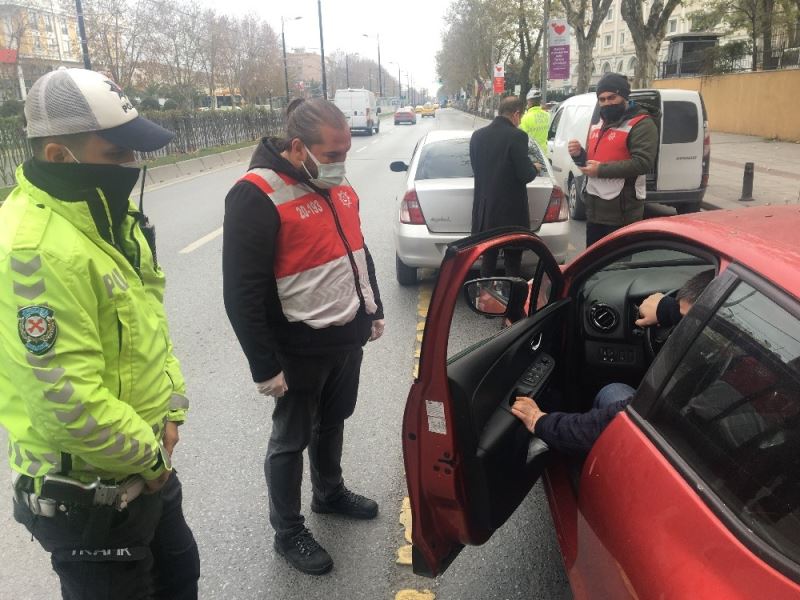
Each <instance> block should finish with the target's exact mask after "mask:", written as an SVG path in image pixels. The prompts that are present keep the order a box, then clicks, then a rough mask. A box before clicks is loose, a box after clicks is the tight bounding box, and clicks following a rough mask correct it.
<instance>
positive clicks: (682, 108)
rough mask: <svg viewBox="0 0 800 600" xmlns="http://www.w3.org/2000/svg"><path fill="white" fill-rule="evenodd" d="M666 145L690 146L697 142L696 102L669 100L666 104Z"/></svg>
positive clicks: (664, 137) (664, 138) (664, 141)
mask: <svg viewBox="0 0 800 600" xmlns="http://www.w3.org/2000/svg"><path fill="white" fill-rule="evenodd" d="M663 130H664V135H663V141H662V143H664V144H688V143H690V142H694V141H696V140H697V136H698V135H699V134H700V132H699V128H698V116H697V105H696V104H695V103H694V102H685V101H676V100H667V101H665V102H664V127H663Z"/></svg>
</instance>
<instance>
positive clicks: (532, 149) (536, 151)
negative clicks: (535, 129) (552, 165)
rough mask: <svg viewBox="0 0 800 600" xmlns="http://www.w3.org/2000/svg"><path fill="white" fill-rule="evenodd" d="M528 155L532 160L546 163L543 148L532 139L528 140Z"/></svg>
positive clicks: (541, 163)
mask: <svg viewBox="0 0 800 600" xmlns="http://www.w3.org/2000/svg"><path fill="white" fill-rule="evenodd" d="M528 157H529V158H530V159H531V162H535V163H539V164H540V165H543V164H544V155H543V154H542V149H541V148H539V146H537V145H536V143H535V142H534V141H533V140H532V139H530V140H528Z"/></svg>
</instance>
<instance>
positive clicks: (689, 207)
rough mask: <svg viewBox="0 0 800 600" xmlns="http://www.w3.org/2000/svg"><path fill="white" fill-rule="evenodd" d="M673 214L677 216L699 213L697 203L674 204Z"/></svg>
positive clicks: (698, 204)
mask: <svg viewBox="0 0 800 600" xmlns="http://www.w3.org/2000/svg"><path fill="white" fill-rule="evenodd" d="M675 212H677V213H678V214H679V215H688V214H689V213H696V212H700V203H699V202H687V203H685V204H676V205H675Z"/></svg>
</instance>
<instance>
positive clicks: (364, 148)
mask: <svg viewBox="0 0 800 600" xmlns="http://www.w3.org/2000/svg"><path fill="white" fill-rule="evenodd" d="M366 149H367V147H366V146H363V147H361V148H359V149H358V150H356V152H361V151H362V150H366Z"/></svg>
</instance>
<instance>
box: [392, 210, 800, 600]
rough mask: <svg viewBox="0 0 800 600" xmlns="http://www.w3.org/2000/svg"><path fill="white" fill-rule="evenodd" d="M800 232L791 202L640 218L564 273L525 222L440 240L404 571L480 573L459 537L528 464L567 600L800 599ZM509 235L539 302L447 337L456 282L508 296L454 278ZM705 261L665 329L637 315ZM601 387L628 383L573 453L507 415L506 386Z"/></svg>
mask: <svg viewBox="0 0 800 600" xmlns="http://www.w3.org/2000/svg"><path fill="white" fill-rule="evenodd" d="M745 213H746V214H745ZM798 230H800V210H798V208H797V207H775V206H765V207H759V208H749V209H747V210H745V211H743V210H738V211H721V210H720V211H709V212H703V213H697V214H692V215H685V216H677V217H669V218H661V219H648V220H645V221H641V222H639V223H636V224H634V225H630V226H628V227H626V228H624V229H622V230H619V231H617V232H615V233H613V234H612V235H610V236H608V237H606V238H604V239H603V240H602V241H600V242H599V243H597V244H595V245H593V246H592V247H591V248H589V249H588V250H586V251H585V252H584V253H583V254H581V255H579V256H578V257H577V258H576V259H575V260H573V261H572V262H570V264H569V265H567V266H566V267H564V268H563V269H561V268H559V266H558V265H557V264H556V261H555V259H554V257H553V256H552V253H551V252H550V250H549V249H548V248H547V247H546V245H545V244H544V243H543V240H541V239H538V238H536V237H535V236H533V235H530V234H527V233H521V232H504V233H502V234H499V235H496V236H494V237H490V236H487V235H481V236H475V237H472V238H468V239H464V240H461V241H459V242H457V243H455V244H452V245H450V246H449V248H448V249H447V251H446V253H445V258H444V261H443V263H442V265H441V270H440V272H439V276H438V279H437V282H436V288H435V290H434V291H433V295H432V299H431V303H430V306H429V307H428V311H427V315H428V316H427V320H426V322H425V334H424V337H423V340H422V349H421V357H420V364H419V376H418V378H417V379H416V380H415V382H414V384H413V385H412V387H411V390H410V392H409V395H408V400H407V402H406V408H405V414H404V419H403V436H402V439H403V455H404V460H405V472H406V480H407V484H408V491H409V497H410V501H411V510H412V517H413V522H414V528H413V533H412V536H413V552H412V556H413V567H414V571H415V573H417V574H421V575H428V576H434V575H437V574H440V573H442V572H443V571H444V570H445V569H447V568H448V566H449V565H450V564H451V563H452V562H453V560H454V559H455V560H456V561H459V562H461V563H465V562H466V563H467V565H466V566H467V568H475V569H477V568H480V567H479V565H478V564H476V563H478V561H477V560H475V555H474V554H473V555H472V556H470V554H471V553H470V551H469V548H465V546H469V545H479V544H483V543H485V542H486V541H487V540H488V539H489V538H490V537H491V536H492V535H493V534H494V533H495V532H496V531H497V530H499V529H500V528H501V527H502V526H503V524H504V523H505V522H506V521H507V519H508V518H509V517H510V515H512V514H513V513H514V511H515V510H516V509H517V507H518V506H519V505H520V503H521V502H522V501H523V500H524V499H525V498H526V496H527V495H528V493H529V491H530V489H531V488H532V486H533V485H534V483H535V482H536V481H537V480H538V479H539V478H540V477H541V478H542V479H543V483H544V489H545V492H546V495H547V500H548V504H549V507H550V512H551V514H552V519H553V524H554V527H555V530H556V534H557V535H556V538H557V539H558V543H559V545H560V550H561V557H562V559H563V561H564V566H565V571H566V575H567V577H568V579H569V582H570V585H571V587H572V592H573V595H574V598H576V600H610V599H613V600H633V599H645V598H647V599H655V598H665V599H666V598H673V599H679V598H681V599H683V598H691V599H692V600H721V599H725V600H753V599H761V598H764V599H767V598H768V599H769V600H789V599H796V598H800V584H799V583H798V582H800V469H798V455H799V454H800V427H798V425H799V424H800V277H798V273H800V250H798V245H797V231H798ZM507 246H513V247H515V248H525V249H527V251H530V252H533V253H535V254H536V255H537V256H538V258H539V261H540V268H539V269H538V270H537V274H536V276H535V277H534V278H533V279H532V280H531V281H530V284H528V282H525V281H521V284H522V285H523V286H525V289H526V291H527V286H528V285H530V286H531V288H532V289H534V290H539V291H538V292H537V293H536V294H532V298H536V299H537V301H536V302H531V303H530V308H529V312H528V313H527V314H525V313H523V318H522V319H521V320H519V321H517V322H516V323H515V324H514V325H512V326H511V327H508V328H506V329H504V330H502V331H501V332H498V331H497V328H494V329H492V330H488V328H487V332H488V334H487V337H485V338H484V339H479V340H477V343H476V340H474V339H469V340H458V341H459V342H460V343H461V347H465V348H466V349H463V350H462V349H461V348H460V347H457V348H452V347H448V346H449V344H451V341H452V340H453V339H454V338H453V337H451V336H450V331H451V327H452V325H451V323H452V322H453V320H454V318H456V317H459V316H463V315H464V314H467V315H470V314H471V313H470V312H469V309H467V308H466V307H463V305H462V302H463V300H462V298H463V297H464V294H462V291H463V290H462V285H464V286H465V288H466V291H467V292H468V298H469V299H472V298H473V297H474V298H478V296H477V295H476V293H478V292H480V291H481V290H490V291H491V293H492V295H493V298H494V299H495V300H497V299H498V298H505V299H506V301H507V300H508V299H509V298H512V297H513V296H512V295H510V294H506V293H504V292H503V290H504V288H508V289H511V288H512V286H511V284H512V283H513V282H512V281H511V280H508V279H506V280H500V279H498V278H492V279H489V280H478V281H475V282H468V283H467V284H464V280H465V278H466V277H468V274H469V273H470V270H471V268H472V265H474V263H475V261H476V260H477V259H478V258H479V257H480V256H481V255H482V254H483V253H484V252H486V251H487V250H490V249H491V250H499V249H502V248H503V247H507ZM708 270H713V272H714V273H715V274H716V277H715V278H714V279H713V280H712V281H711V283H710V284H709V285H708V286H707V287H706V288H705V290H704V291H703V292H702V293H701V294H700V296H699V298H698V299H697V301H696V302H695V303H694V305H693V307H691V309H690V310H689V311H688V314H686V316H685V317H684V318H683V319H682V320H681V321H680V323H679V324H678V325H677V326H676V327H675V328H674V330H673V331H672V333H671V335H670V334H669V332H667V331H664V330H662V329H659V328H657V327H656V328H653V327H651V328H648V329H647V330H642V329H641V328H639V327H637V326H636V324H635V319H636V317H637V314H638V306H639V304H640V303H641V302H642V301H643V299H644V298H646V297H647V296H649V295H650V294H653V293H655V292H662V293H670V292H672V293H674V290H676V289H677V288H680V287H681V286H682V285H683V284H684V283H686V281H687V280H688V279H689V278H691V277H692V276H693V275H695V274H698V273H702V272H705V271H708ZM523 298H524V296H523ZM476 304H477V303H474V302H473V308H475V310H478V306H475V305H476ZM458 305H462V306H461V307H459V306H458ZM494 305H496V303H495V302H492V303H488V304H486V305H485V306H490V307H491V306H494ZM459 308H461V310H462V312H460V313H459V312H457V310H458V309H459ZM480 311H484V314H487V313H486V312H485V311H486V309H485V308H480V310H479V312H480ZM489 312H491V313H492V314H495V315H496V316H501V315H502V309H501V310H499V311H498V310H495V309H494V308H492V309H491V310H490V311H489ZM477 319H480V320H476V321H474V322H473V325H474V326H475V328H476V329H478V327H477V326H479V325H481V324H482V323H485V320H484V319H481V318H480V317H477ZM457 325H460V323H458V322H457ZM456 330H457V331H458V332H459V335H460V336H461V337H463V335H464V328H463V327H458V326H457V327H456ZM453 345H455V344H453ZM609 382H622V383H627V384H629V385H631V386H633V387H634V388H638V389H637V390H636V393H635V395H634V396H633V398H632V400H631V402H630V404H629V405H628V406H627V407H626V408H625V409H624V411H622V412H621V413H619V414H617V415H616V417H615V418H614V419H613V420H612V421H611V423H610V424H609V426H608V427H607V428H606V429H605V431H603V432H602V433H601V434H600V436H599V438H598V439H597V441H596V442H595V443H594V446H593V447H592V448H591V450H590V452H589V454H588V456H586V455H583V456H582V455H577V456H567V455H563V454H559V453H557V452H555V451H554V450H551V449H549V448H548V447H547V446H546V445H545V444H544V443H543V442H542V441H541V440H540V439H538V438H537V437H535V436H532V435H531V434H530V433H529V432H528V430H527V429H526V428H525V426H524V425H523V424H522V422H521V421H520V420H519V419H517V418H516V417H515V416H513V415H512V414H511V412H510V406H511V404H512V403H513V401H514V399H515V397H516V396H517V395H528V396H532V397H534V398H535V399H536V401H537V402H538V403H539V405H540V406H541V408H542V410H543V411H544V412H547V413H550V412H554V411H567V412H586V411H588V410H589V409H590V408H591V404H592V399H593V398H594V396H595V394H596V392H597V391H598V390H599V389H600V388H601V387H602V386H603V385H605V384H607V383H609ZM508 539H510V540H513V541H514V542H516V541H517V540H518V538H517V537H514V536H508ZM520 550H521V549H520V548H518V547H509V548H504V547H498V548H497V552H499V553H503V554H514V553H517V552H519V551H520ZM459 553H461V555H460V556H458V555H459ZM470 561H471V562H470ZM464 567H465V564H461V568H462V569H463V568H464ZM526 581H536V576H535V574H533V576H532V577H530V578H529V579H526ZM537 592H538V590H536V589H535V588H533V589H529V590H525V593H526V595H527V596H528V597H539V595H540V594H538V593H537Z"/></svg>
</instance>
